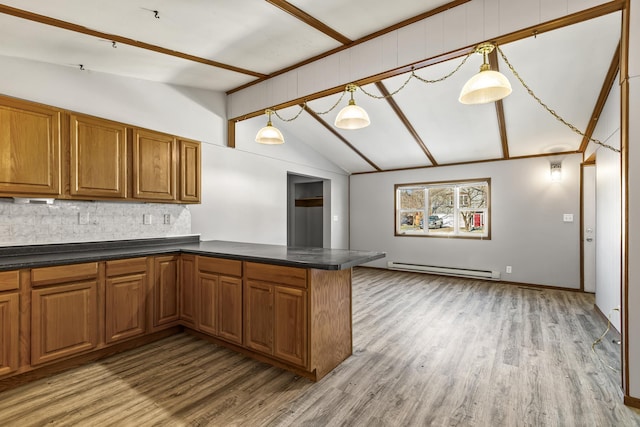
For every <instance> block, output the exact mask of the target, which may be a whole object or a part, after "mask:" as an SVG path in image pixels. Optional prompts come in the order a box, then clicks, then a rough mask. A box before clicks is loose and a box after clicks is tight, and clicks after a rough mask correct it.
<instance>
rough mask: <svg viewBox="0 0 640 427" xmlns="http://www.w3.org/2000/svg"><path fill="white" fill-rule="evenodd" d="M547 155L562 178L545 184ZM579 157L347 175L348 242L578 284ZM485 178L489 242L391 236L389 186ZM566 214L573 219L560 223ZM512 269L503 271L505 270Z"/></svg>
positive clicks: (530, 279) (395, 257)
mask: <svg viewBox="0 0 640 427" xmlns="http://www.w3.org/2000/svg"><path fill="white" fill-rule="evenodd" d="M551 160H562V173H563V179H562V181H561V182H551V180H550V176H549V167H550V161H551ZM580 162H581V156H580V155H577V154H576V155H568V156H562V157H558V158H556V157H540V158H530V159H521V160H511V161H502V162H491V163H478V164H470V165H460V166H450V167H447V166H444V167H438V168H427V169H419V170H412V171H398V172H388V173H378V174H363V175H354V176H352V177H351V247H352V249H368V250H376V251H385V252H387V257H386V258H385V259H383V260H377V261H374V262H372V263H370V265H373V266H378V267H386V263H387V261H400V262H409V263H423V264H428V265H436V266H446V267H463V268H477V269H483V270H494V271H500V272H501V275H502V279H503V280H508V281H513V282H520V283H529V284H537V285H547V286H559V287H565V288H579V287H580V225H579V218H580V216H579V215H580ZM477 178H491V240H471V239H448V238H433V237H431V238H428V237H404V236H399V237H396V236H394V185H395V184H403V183H415V182H438V181H447V180H465V179H477ZM565 213H571V214H573V215H574V221H573V222H571V223H566V222H563V214H565ZM507 265H510V266H512V268H513V273H512V274H507V273H506V272H505V267H506V266H507Z"/></svg>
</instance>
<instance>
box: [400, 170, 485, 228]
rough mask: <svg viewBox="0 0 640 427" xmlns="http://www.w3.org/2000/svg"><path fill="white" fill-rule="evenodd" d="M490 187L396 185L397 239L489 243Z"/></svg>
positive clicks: (479, 184)
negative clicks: (401, 237) (463, 240)
mask: <svg viewBox="0 0 640 427" xmlns="http://www.w3.org/2000/svg"><path fill="white" fill-rule="evenodd" d="M490 183H491V180H490V179H488V178H486V179H480V180H474V181H456V182H446V183H441V182H434V183H420V184H399V185H396V186H395V192H396V194H395V196H396V226H395V228H396V235H398V236H432V237H433V236H440V237H468V238H480V239H489V238H490V234H489V223H490V221H489V219H490V218H489V200H490V198H489V187H490Z"/></svg>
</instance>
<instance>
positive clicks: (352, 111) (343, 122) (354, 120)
mask: <svg viewBox="0 0 640 427" xmlns="http://www.w3.org/2000/svg"><path fill="white" fill-rule="evenodd" d="M357 88H358V86H356V85H354V84H348V85H347V92H349V93H350V94H351V99H350V100H349V105H347V106H346V107H344V108H343V109H342V110H340V112H339V113H338V115H337V116H336V121H335V123H334V124H335V126H336V127H338V128H340V129H362V128H364V127H367V126H369V125H370V124H371V120H369V115H368V114H367V112H366V111H364V109H363V108H362V107H358V106H357V105H356V101H354V100H353V92H355V91H356V89H357Z"/></svg>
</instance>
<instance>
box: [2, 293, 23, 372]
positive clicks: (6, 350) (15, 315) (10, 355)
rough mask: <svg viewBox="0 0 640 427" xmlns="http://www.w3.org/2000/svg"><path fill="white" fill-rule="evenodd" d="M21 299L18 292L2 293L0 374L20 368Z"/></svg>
mask: <svg viewBox="0 0 640 427" xmlns="http://www.w3.org/2000/svg"><path fill="white" fill-rule="evenodd" d="M19 301H20V298H19V296H18V293H17V292H12V293H7V294H0V376H1V375H6V374H10V373H11V372H14V371H15V370H17V369H18V347H19V345H20V337H19V335H18V332H19V320H20V318H19V315H20V313H19Z"/></svg>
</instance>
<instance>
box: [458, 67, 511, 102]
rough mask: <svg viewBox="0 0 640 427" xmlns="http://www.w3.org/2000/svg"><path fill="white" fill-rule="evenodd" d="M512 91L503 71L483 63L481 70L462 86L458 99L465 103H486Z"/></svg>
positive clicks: (503, 96)
mask: <svg viewBox="0 0 640 427" xmlns="http://www.w3.org/2000/svg"><path fill="white" fill-rule="evenodd" d="M510 93H511V83H509V80H507V78H506V77H505V76H504V75H503V74H502V73H500V72H498V71H492V70H490V69H489V67H488V66H486V67H485V66H484V65H483V66H482V67H480V72H479V73H478V74H476V75H475V76H473V77H471V78H470V79H469V80H468V81H467V83H466V84H465V85H464V86H463V87H462V91H460V97H459V98H458V101H460V102H461V103H463V104H486V103H487V102H494V101H498V100H500V99H502V98H505V97H507V96H508V95H509V94H510Z"/></svg>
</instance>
